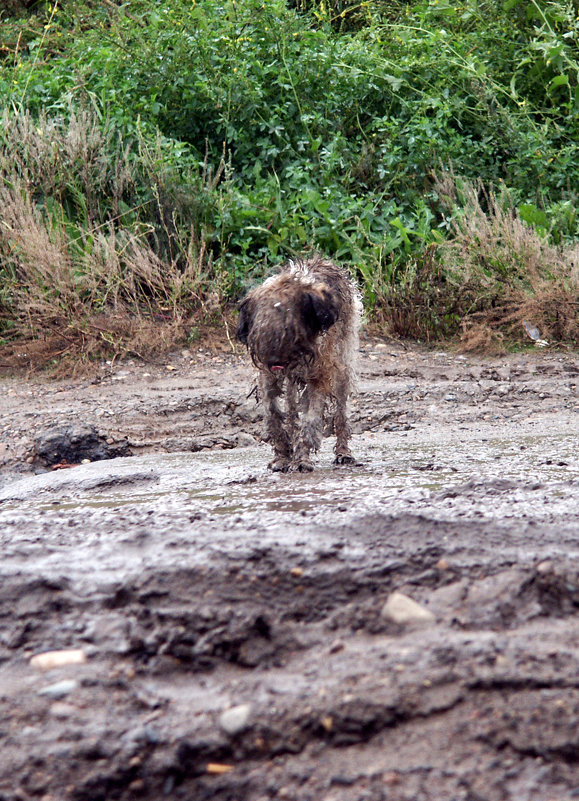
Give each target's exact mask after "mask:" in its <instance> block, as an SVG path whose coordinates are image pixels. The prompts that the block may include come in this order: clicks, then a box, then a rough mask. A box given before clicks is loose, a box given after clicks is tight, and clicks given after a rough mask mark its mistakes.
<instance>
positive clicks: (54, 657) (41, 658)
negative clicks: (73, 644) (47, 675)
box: [30, 648, 86, 670]
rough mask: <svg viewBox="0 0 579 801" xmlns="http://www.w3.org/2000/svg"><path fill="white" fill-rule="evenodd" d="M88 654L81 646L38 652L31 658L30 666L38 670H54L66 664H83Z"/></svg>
mask: <svg viewBox="0 0 579 801" xmlns="http://www.w3.org/2000/svg"><path fill="white" fill-rule="evenodd" d="M85 662H86V654H85V652H84V651H83V650H82V649H81V648H71V649H69V650H65V651H46V652H45V653H43V654H36V656H33V657H32V658H31V660H30V666H31V667H33V668H37V669H38V670H52V669H53V668H57V667H63V666H64V665H83V664H84V663H85Z"/></svg>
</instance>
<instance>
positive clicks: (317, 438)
mask: <svg viewBox="0 0 579 801" xmlns="http://www.w3.org/2000/svg"><path fill="white" fill-rule="evenodd" d="M304 400H305V406H306V408H305V409H304V413H303V414H302V418H301V425H300V430H299V434H298V440H297V443H296V447H295V452H294V458H293V462H292V470H299V471H300V472H301V473H309V472H311V471H312V470H313V469H314V466H313V464H312V460H311V458H310V452H311V451H314V452H316V451H318V450H319V449H320V445H321V442H322V421H323V416H324V407H325V405H326V398H325V396H324V395H323V394H322V393H321V392H319V391H318V390H317V389H316V388H315V387H313V386H312V385H311V384H308V386H307V387H306V389H305V391H304Z"/></svg>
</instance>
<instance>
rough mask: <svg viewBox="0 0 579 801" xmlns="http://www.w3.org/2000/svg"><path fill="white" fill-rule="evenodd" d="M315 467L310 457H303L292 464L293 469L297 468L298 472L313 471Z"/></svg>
mask: <svg viewBox="0 0 579 801" xmlns="http://www.w3.org/2000/svg"><path fill="white" fill-rule="evenodd" d="M313 469H314V466H313V464H312V463H311V462H310V460H309V459H307V460H306V459H301V460H300V461H299V462H296V463H295V464H294V465H293V466H292V470H295V471H296V473H311V472H312V471H313Z"/></svg>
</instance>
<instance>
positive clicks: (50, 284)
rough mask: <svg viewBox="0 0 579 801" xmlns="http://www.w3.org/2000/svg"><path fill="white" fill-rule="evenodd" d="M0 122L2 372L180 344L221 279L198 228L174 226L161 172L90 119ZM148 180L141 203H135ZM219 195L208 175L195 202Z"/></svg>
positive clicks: (194, 223) (174, 207) (197, 224)
mask: <svg viewBox="0 0 579 801" xmlns="http://www.w3.org/2000/svg"><path fill="white" fill-rule="evenodd" d="M2 122H3V128H2V133H1V135H0V176H1V178H2V181H1V182H0V207H1V208H2V219H1V220H0V267H1V271H2V276H3V281H2V285H1V286H0V336H1V337H2V338H3V341H4V348H3V350H4V356H3V359H2V361H3V363H4V364H12V363H13V364H26V363H27V362H29V363H33V362H34V361H39V362H41V363H42V362H44V361H50V360H51V359H54V358H56V357H59V360H62V357H63V356H66V355H69V356H70V357H71V358H73V359H77V358H78V357H79V355H82V356H83V358H85V359H86V358H91V357H94V356H100V357H102V356H111V355H118V354H128V353H138V354H140V355H142V356H145V355H150V354H151V353H154V352H156V351H159V350H162V349H163V348H166V347H169V346H171V344H174V343H175V342H176V341H183V340H184V339H186V336H187V327H188V325H189V324H190V322H191V320H192V318H193V316H194V315H196V314H197V315H199V314H200V313H201V314H203V311H204V309H205V308H206V306H207V298H208V297H209V296H210V295H211V292H214V293H215V292H217V293H219V294H220V296H221V295H223V294H224V284H225V283H226V280H227V279H226V277H225V276H224V275H223V274H222V272H220V271H219V269H218V268H216V267H215V265H214V263H213V257H212V254H211V252H210V249H209V247H208V241H207V240H208V237H207V234H206V231H205V229H204V227H203V221H202V220H201V219H199V218H195V217H194V216H192V218H191V222H190V224H189V226H188V229H183V226H181V225H180V226H177V225H176V224H175V217H174V215H175V214H177V213H178V210H179V203H178V201H174V202H173V203H172V204H171V203H169V200H168V195H169V193H170V191H171V186H172V185H171V179H170V176H168V175H167V174H166V168H165V167H162V168H160V169H159V170H158V171H157V172H156V171H155V168H156V165H159V164H162V161H158V160H157V161H155V159H154V158H153V154H151V153H148V154H143V153H141V154H140V155H139V158H138V159H137V158H136V157H135V155H134V154H133V153H132V152H131V150H130V148H128V147H125V146H123V143H122V141H121V140H120V139H118V137H116V136H115V133H114V130H112V129H108V130H107V129H106V128H105V129H104V130H103V128H102V126H100V125H99V124H98V122H97V120H96V118H95V116H94V115H93V114H90V113H89V112H83V113H80V114H75V113H73V114H72V115H71V117H70V119H69V120H68V121H62V120H60V121H56V120H54V119H52V120H51V119H49V118H47V117H46V116H45V115H41V116H40V118H39V119H38V120H36V121H35V120H33V119H32V117H31V116H30V115H29V114H27V113H24V114H21V115H14V114H8V113H6V112H5V114H4V117H3V120H2ZM144 169H146V170H148V173H149V176H148V177H149V185H150V187H151V190H150V196H149V197H148V198H142V197H140V196H139V194H138V192H137V191H136V188H137V187H138V186H142V185H143V176H142V171H143V170H144ZM138 173H141V174H138ZM215 188H216V176H215V175H214V174H213V173H212V172H211V170H209V169H208V167H207V165H206V166H205V169H204V170H202V171H201V172H200V175H199V182H198V189H199V193H200V195H202V196H203V195H205V196H208V195H211V193H213V194H215ZM173 191H175V192H177V191H178V187H175V186H173ZM139 201H141V202H139ZM187 203H189V205H190V202H189V201H187ZM167 207H168V208H167ZM23 354H27V355H26V356H23Z"/></svg>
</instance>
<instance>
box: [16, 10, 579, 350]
mask: <svg viewBox="0 0 579 801" xmlns="http://www.w3.org/2000/svg"><path fill="white" fill-rule="evenodd" d="M23 5H24V4H22V5H21V4H20V3H18V2H17V0H13V2H12V4H11V5H10V6H9V8H8V9H7V10H5V11H3V12H0V97H2V98H3V100H2V102H3V106H4V107H3V109H2V126H1V130H0V194H1V195H2V197H1V198H0V203H1V204H2V215H1V220H0V347H1V351H2V356H1V357H0V361H2V363H3V364H5V365H10V364H13V363H26V362H27V360H28V362H34V363H38V364H44V363H51V362H53V361H56V362H58V363H60V362H61V361H62V359H63V358H66V357H67V356H70V357H72V358H73V359H75V360H76V359H78V356H79V354H80V355H82V357H83V358H92V357H95V356H96V357H102V356H111V355H116V354H126V353H138V354H140V355H143V356H145V355H147V354H150V353H151V352H154V351H159V350H163V349H166V348H168V347H171V346H174V345H175V344H176V343H182V342H186V341H187V338H188V337H191V335H192V334H191V332H192V331H193V333H195V331H196V330H197V329H198V326H199V324H200V323H209V324H223V319H224V316H225V315H227V313H228V310H229V309H232V308H234V306H235V302H236V300H237V299H238V298H239V297H240V295H241V294H242V293H243V292H244V291H245V289H246V288H247V287H248V286H249V285H251V284H252V283H253V282H255V281H257V280H259V279H260V278H261V277H262V276H263V275H264V274H266V273H267V272H268V271H269V270H270V269H271V268H272V265H274V264H275V263H277V262H278V261H280V260H282V259H284V258H286V257H287V256H291V255H295V254H296V253H302V252H304V250H307V249H311V248H316V249H319V250H321V251H323V252H324V253H325V254H327V255H329V256H332V257H334V258H335V259H337V260H339V261H340V262H342V263H345V264H347V265H348V266H349V267H350V269H351V270H352V272H353V273H354V274H355V275H356V276H357V278H358V280H359V282H360V285H361V288H362V290H363V293H364V297H365V301H366V306H367V309H368V316H369V318H370V319H371V320H372V321H373V322H374V323H375V324H376V325H379V326H381V327H382V328H383V330H384V331H389V332H394V333H396V334H398V335H402V336H413V337H420V338H424V339H427V340H434V339H437V338H449V337H452V338H460V337H462V338H463V344H464V345H465V346H466V347H484V346H488V345H489V343H490V344H491V345H492V346H493V347H497V346H500V345H501V343H508V342H509V341H511V340H516V339H517V338H520V337H523V336H525V334H524V332H523V329H522V325H521V322H522V320H523V319H530V320H531V322H533V324H534V325H535V326H538V327H540V329H541V333H542V336H543V337H545V338H547V339H549V340H550V341H551V340H552V341H561V342H566V343H571V344H572V343H574V342H575V343H576V341H577V339H578V338H579V333H578V331H579V323H578V317H577V314H578V309H577V298H578V295H579V277H578V270H579V267H578V258H577V236H578V233H579V223H578V221H577V214H576V200H577V198H576V191H577V186H578V185H579V181H578V179H579V144H578V143H579V90H578V83H577V78H578V74H579V44H578V37H579V24H578V22H577V13H576V12H577V9H576V8H574V7H573V5H572V4H567V3H562V2H538V0H537V1H535V0H532V2H526V1H525V0H520V2H513V1H512V0H511V2H508V3H506V4H498V3H495V2H489V3H482V4H481V3H474V2H465V3H464V4H462V5H459V6H457V5H456V4H452V5H451V4H447V3H446V2H445V0H437V1H436V0H432V2H430V3H428V2H421V3H418V4H414V5H412V7H407V6H405V5H401V4H399V3H396V2H367V3H362V4H356V5H350V4H346V3H343V2H339V1H338V0H336V2H333V3H327V2H324V3H320V2H305V0H304V1H303V2H296V3H291V2H280V1H279V0H274V1H273V2H268V3H263V2H259V1H258V0H243V2H242V1H241V0H239V1H238V2H233V0H231V1H230V2H223V1H221V2H218V0H197V2H191V0H187V2H185V0H177V1H176V2H174V3H171V4H167V3H164V2H161V1H160V0H147V2H145V1H144V0H132V2H129V3H125V4H123V5H121V4H118V3H116V2H113V0H105V2H102V1H101V0H85V2H83V3H77V4H73V5H71V4H65V3H58V2H54V3H52V4H51V3H45V2H39V3H37V4H36V5H34V6H33V7H32V8H25V7H23ZM22 354H27V355H26V356H22Z"/></svg>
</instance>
